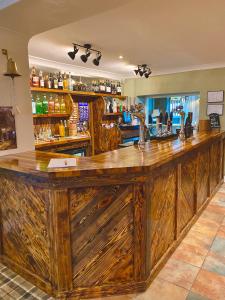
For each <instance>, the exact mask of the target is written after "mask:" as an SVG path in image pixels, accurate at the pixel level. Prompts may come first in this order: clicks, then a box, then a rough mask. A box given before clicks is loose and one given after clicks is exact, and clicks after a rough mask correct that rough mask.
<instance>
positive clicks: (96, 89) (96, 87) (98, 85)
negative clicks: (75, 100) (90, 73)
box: [95, 80, 100, 93]
mask: <svg viewBox="0 0 225 300" xmlns="http://www.w3.org/2000/svg"><path fill="white" fill-rule="evenodd" d="M99 92H100V83H99V81H97V80H96V81H95V93H99Z"/></svg>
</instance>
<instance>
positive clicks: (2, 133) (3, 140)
mask: <svg viewBox="0 0 225 300" xmlns="http://www.w3.org/2000/svg"><path fill="white" fill-rule="evenodd" d="M15 148H17V142H16V126H15V118H14V115H13V113H12V107H7V106H0V151H1V150H8V149H15Z"/></svg>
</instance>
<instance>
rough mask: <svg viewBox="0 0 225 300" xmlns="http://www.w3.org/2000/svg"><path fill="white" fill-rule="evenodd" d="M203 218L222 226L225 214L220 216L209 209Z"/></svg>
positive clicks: (203, 214)
mask: <svg viewBox="0 0 225 300" xmlns="http://www.w3.org/2000/svg"><path fill="white" fill-rule="evenodd" d="M201 218H204V219H206V220H211V221H214V222H216V223H217V224H218V225H220V224H221V223H222V222H223V219H224V214H218V213H216V212H213V211H208V210H207V209H206V210H205V211H204V212H203V213H202V215H201Z"/></svg>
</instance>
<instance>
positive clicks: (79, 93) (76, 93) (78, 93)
mask: <svg viewBox="0 0 225 300" xmlns="http://www.w3.org/2000/svg"><path fill="white" fill-rule="evenodd" d="M30 89H31V91H32V92H39V93H40V92H42V93H56V94H70V95H74V96H81V97H94V98H98V97H112V98H117V99H120V100H126V96H121V95H113V94H102V93H94V92H83V91H70V90H60V89H46V88H40V87H31V88H30Z"/></svg>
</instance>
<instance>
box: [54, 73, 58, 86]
mask: <svg viewBox="0 0 225 300" xmlns="http://www.w3.org/2000/svg"><path fill="white" fill-rule="evenodd" d="M53 81H54V89H58V78H57V75H56V74H55V75H54V76H53Z"/></svg>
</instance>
